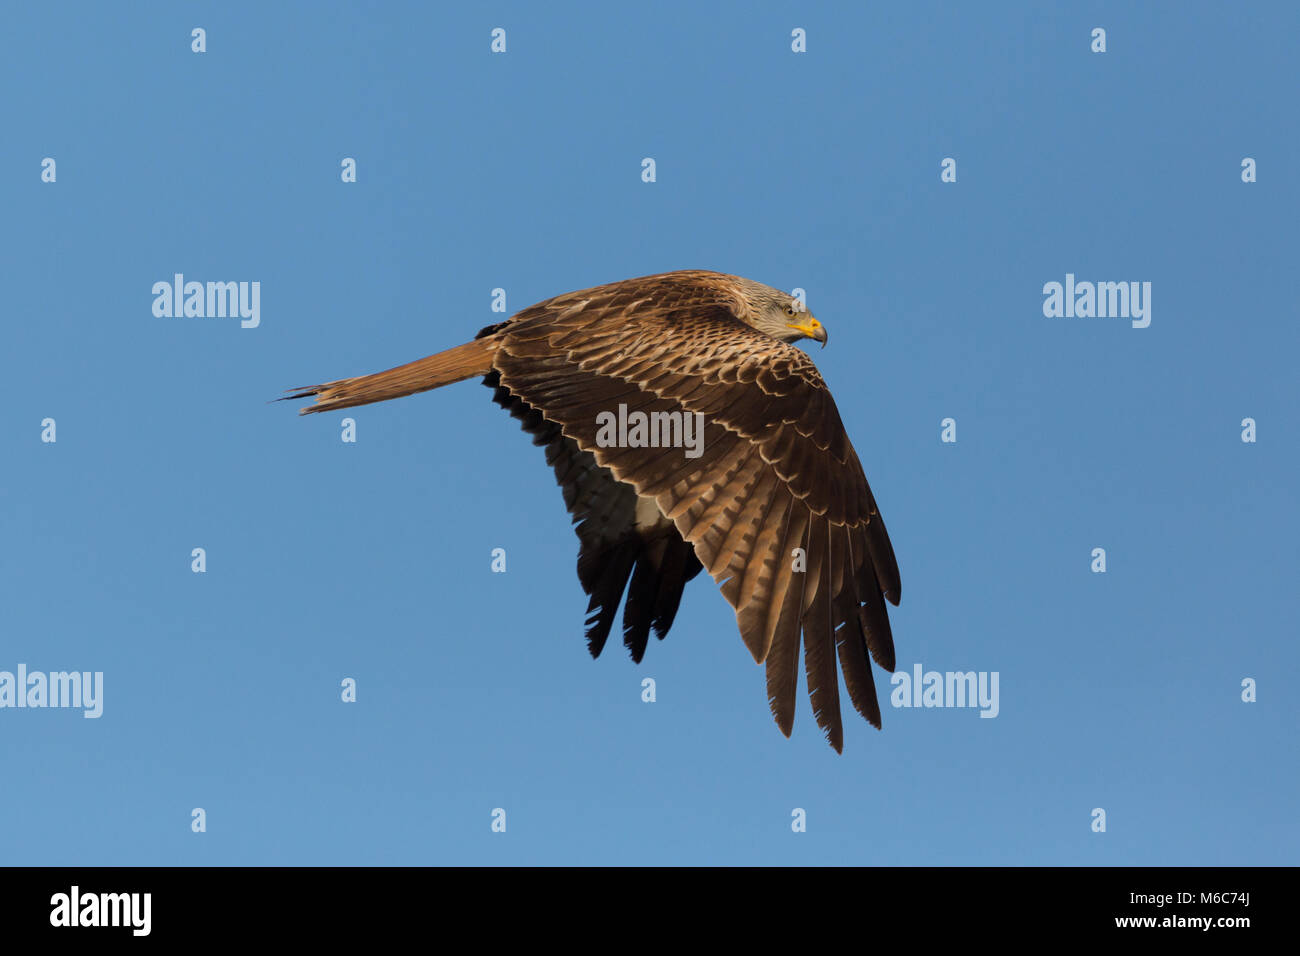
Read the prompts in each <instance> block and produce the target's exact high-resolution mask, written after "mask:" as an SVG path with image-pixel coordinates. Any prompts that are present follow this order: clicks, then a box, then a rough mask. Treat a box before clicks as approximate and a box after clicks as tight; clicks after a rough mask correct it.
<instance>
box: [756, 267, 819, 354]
mask: <svg viewBox="0 0 1300 956" xmlns="http://www.w3.org/2000/svg"><path fill="white" fill-rule="evenodd" d="M744 289H745V297H746V299H748V302H749V307H750V314H749V315H748V316H747V317H746V321H747V322H748V323H749V324H750V325H752V326H753V327H754V328H756V329H758V330H759V331H760V332H766V333H767V334H768V335H770V336H772V338H774V339H780V340H781V341H782V342H798V341H799V340H800V339H813V340H815V341H817V342H820V343H821V344H822V348H825V347H826V340H827V338H828V336H827V335H826V326H824V325H822V324H821V323H820V322H818V321H817V320H816V319H815V318H813V314H812V313H811V312H809V311H808V307H807V306H805V305H804V304H803V302H802V301H801V300H799V299H797V298H795V297H794V296H792V295H790V293H788V292H782V291H781V290H780V289H773V288H772V287H771V286H767V285H763V284H762V283H759V282H753V281H752V280H749V279H746V280H744Z"/></svg>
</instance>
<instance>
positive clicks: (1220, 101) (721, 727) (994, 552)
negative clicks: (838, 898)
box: [0, 2, 1300, 864]
mask: <svg viewBox="0 0 1300 956" xmlns="http://www.w3.org/2000/svg"><path fill="white" fill-rule="evenodd" d="M464 6H466V7H470V8H471V9H464V10H461V9H455V8H453V7H452V6H451V5H449V4H409V5H398V4H389V5H380V4H368V5H365V9H364V10H363V9H361V8H360V6H358V8H356V9H353V8H351V7H345V6H342V5H331V4H307V3H298V4H290V3H266V4H252V3H239V4H225V3H208V2H205V3H193V4H174V3H154V4H144V3H139V4H137V3H131V4H98V3H93V4H92V3H84V4H53V5H51V4H27V5H16V4H10V5H8V6H7V7H6V8H5V11H4V13H3V15H0V77H2V79H3V89H4V90H5V91H6V95H5V96H4V97H3V100H4V105H3V111H2V113H0V116H2V117H3V119H2V120H0V123H2V128H3V132H4V147H3V149H2V150H0V202H2V204H3V206H2V207H3V210H4V214H3V219H4V226H3V229H0V243H2V244H3V247H2V248H0V253H2V254H3V260H4V263H5V266H4V275H5V281H4V292H5V312H6V319H5V321H4V322H3V323H0V356H3V373H4V374H3V375H0V399H2V400H3V407H4V409H5V415H4V424H3V433H2V438H3V448H4V458H3V463H4V467H3V469H0V542H2V543H0V603H2V606H3V617H2V621H0V670H10V671H12V670H14V669H15V668H16V667H17V665H18V664H20V663H21V664H25V665H26V666H27V667H28V669H29V670H43V671H53V670H74V669H75V670H87V671H102V672H103V673H104V705H103V706H104V712H103V716H102V717H101V718H99V719H97V720H88V719H83V718H82V716H81V714H80V713H79V712H77V711H72V710H53V709H44V710H32V709H23V710H16V709H5V710H0V768H2V769H0V779H2V780H3V783H2V784H0V819H3V820H4V821H5V825H4V826H3V828H0V862H4V863H26V864H34V863H35V864H40V863H49V864H80V863H84V864H146V863H162V864H234V863H267V864H298V863H301V864H336V863H345V864H352V863H356V864H361V863H381V864H386V863H401V864H424V863H433V864H438V863H461V864H464V863H488V864H511V863H524V864H540V863H615V864H621V863H628V864H635V863H651V864H665V863H679V862H680V863H729V864H749V863H777V864H785V863H790V864H808V863H836V864H848V863H863V864H876V863H880V864H949V863H951V864H975V863H991V864H1021V863H1027V864H1075V863H1081V864H1109V863H1117V864H1194V863H1207V864H1266V863H1271V864H1286V863H1290V864H1294V863H1295V862H1297V849H1298V848H1300V839H1298V836H1297V824H1296V821H1295V808H1296V805H1297V796H1298V794H1297V789H1298V787H1297V782H1298V775H1300V769H1298V767H1300V759H1297V757H1298V754H1297V745H1296V727H1297V706H1296V696H1295V689H1296V686H1297V681H1298V680H1300V667H1298V665H1300V651H1298V650H1297V626H1296V617H1297V614H1296V590H1297V587H1296V581H1297V578H1298V577H1300V562H1298V560H1297V545H1296V541H1297V531H1298V527H1297V526H1298V522H1297V506H1296V500H1295V495H1296V489H1295V483H1296V475H1297V472H1298V471H1300V454H1298V453H1297V448H1298V447H1300V445H1298V443H1297V433H1296V432H1297V410H1298V408H1300V403H1297V389H1296V382H1297V376H1296V358H1297V355H1298V354H1300V332H1298V331H1297V329H1298V328H1300V326H1298V324H1297V318H1300V317H1298V316H1297V310H1296V296H1295V292H1294V284H1295V263H1296V251H1297V249H1296V241H1295V235H1296V226H1297V222H1298V221H1300V216H1298V215H1297V212H1298V210H1300V203H1298V202H1297V198H1298V196H1297V191H1298V186H1297V182H1298V181H1297V178H1296V176H1295V172H1294V170H1295V165H1296V157H1297V152H1298V151H1300V135H1298V134H1297V124H1296V114H1295V90H1296V68H1295V58H1294V50H1293V49H1292V47H1293V45H1294V38H1295V37H1296V36H1297V34H1300V13H1298V12H1297V7H1296V6H1295V5H1294V4H1291V3H1267V4H1245V5H1239V6H1235V7H1232V8H1231V9H1228V8H1225V7H1224V6H1223V5H1221V4H1208V3H1206V4H1192V3H1186V4H1184V3H1177V4H1175V3H1161V4H1155V3H1143V4H1129V3H1115V4H1072V5H1070V7H1071V9H1069V10H1068V11H1064V12H1063V11H1059V10H1049V9H1047V8H1046V6H1045V5H1042V4H1031V3H1026V4H1021V5H1016V6H1010V7H1005V8H1000V9H997V10H994V9H991V8H988V7H986V6H985V5H982V4H981V5H974V4H969V5H967V4H951V5H928V4H920V3H905V4H888V5H881V4H847V3H845V4H817V5H798V4H772V3H726V4H698V3H663V4H652V5H648V6H647V5H645V4H637V5H628V6H627V7H626V9H619V10H614V9H608V8H607V6H612V5H604V4H600V5H597V4H591V5H588V6H583V7H578V6H573V5H568V4H549V3H548V4H543V5H538V4H535V3H511V4H505V3H503V4H494V5H491V6H486V7H484V6H480V5H464ZM194 27H203V28H204V29H205V30H206V31H207V52H206V53H203V54H201V55H200V54H195V53H193V52H191V49H190V45H191V38H190V31H191V30H192V29H193V28H194ZM494 27H503V28H505V29H506V31H507V52H506V53H505V54H504V55H493V54H492V53H491V52H490V51H489V43H490V36H489V34H490V31H491V29H492V28H494ZM795 27H801V28H803V29H805V30H806V31H807V37H808V39H807V45H808V51H807V53H804V54H796V53H793V52H791V49H790V43H791V39H790V33H791V30H792V29H793V28H795ZM1094 27H1104V28H1105V29H1106V31H1107V48H1108V49H1107V52H1106V53H1104V54H1095V53H1092V52H1091V51H1090V42H1091V41H1090V32H1091V30H1092V29H1093V28H1094ZM46 157H50V158H53V159H54V160H55V161H56V163H57V166H56V172H57V180H56V182H54V183H43V182H42V181H41V161H42V160H43V159H44V158H46ZM344 157H354V158H355V159H356V161H357V164H358V167H357V168H358V182H356V183H355V184H344V183H342V182H341V181H340V162H341V160H342V159H343V158H344ZM644 157H653V158H654V159H655V160H656V163H657V177H658V181H657V182H655V183H653V184H646V183H643V182H642V181H641V175H640V174H641V160H642V159H643V158H644ZM945 157H952V158H954V159H955V160H956V161H957V182H955V183H942V182H941V181H940V171H941V170H940V164H941V161H942V160H943V159H944V158H945ZM1243 157H1252V158H1254V159H1255V160H1256V162H1257V164H1258V166H1257V168H1258V182H1255V183H1252V184H1246V183H1243V182H1242V181H1241V161H1242V159H1243ZM676 268H708V269H717V270H721V271H727V272H735V273H739V274H742V275H746V276H749V277H751V278H754V279H758V280H760V281H763V282H767V283H769V284H771V285H774V286H778V287H780V288H783V289H792V288H794V287H796V286H797V287H802V288H804V289H806V290H807V295H808V303H809V305H810V307H811V308H812V310H813V312H814V313H815V314H816V315H817V316H818V318H819V319H821V320H822V321H824V322H825V324H826V325H827V327H828V328H829V330H830V335H831V342H830V346H829V348H827V349H825V350H824V351H821V350H818V351H816V352H815V359H816V361H817V363H818V365H819V367H820V368H821V370H822V372H823V374H824V376H825V378H826V379H827V381H828V382H829V384H830V386H831V388H832V390H833V392H834V394H835V397H836V400H837V402H838V405H839V409H840V412H841V415H842V417H843V419H844V422H845V425H846V426H847V428H848V430H849V433H850V435H851V437H852V439H853V441H854V444H855V446H856V447H857V449H858V452H859V454H860V456H861V458H862V460H863V463H864V466H865V468H866V471H867V474H868V477H869V479H870V481H871V484H872V488H873V490H874V491H875V494H876V497H877V499H878V500H879V502H880V505H881V508H882V509H883V513H884V515H885V518H886V520H887V521H888V525H889V529H890V531H891V535H892V537H893V541H894V546H895V549H896V551H897V555H898V561H899V565H900V567H901V570H902V577H903V582H904V588H903V603H902V606H901V607H900V608H898V609H897V610H894V611H893V613H892V620H893V627H894V634H895V638H896V642H897V647H898V661H899V667H900V669H904V670H908V671H910V670H911V668H912V667H913V666H914V665H915V664H918V663H919V664H921V665H923V666H924V668H925V669H927V670H930V669H934V670H939V671H948V670H962V671H965V670H975V671H988V672H993V671H996V672H998V674H999V675H1000V685H999V686H1000V712H999V714H998V716H997V717H996V718H995V719H980V718H979V716H978V714H977V712H976V711H975V710H970V709H965V710H963V709H920V710H910V709H895V708H893V707H890V706H889V705H888V692H889V689H890V688H889V685H888V683H887V681H886V679H885V677H884V675H882V674H881V673H880V672H879V671H877V681H878V685H879V686H880V687H881V692H880V696H881V701H882V705H883V706H884V711H885V713H884V730H883V732H877V731H875V730H873V729H871V728H870V727H869V726H867V725H866V723H865V722H862V721H860V720H859V719H858V718H857V717H856V716H853V717H852V719H851V720H848V721H847V723H846V730H845V752H844V754H843V755H842V756H837V755H836V754H835V753H834V752H833V751H832V750H831V748H830V747H828V746H827V745H826V744H825V742H824V741H823V740H822V738H821V735H820V733H819V732H818V731H817V729H816V726H815V725H814V723H813V721H812V719H811V714H810V712H809V708H808V703H807V699H806V697H805V696H803V687H802V686H801V687H800V695H801V697H800V702H799V709H798V713H797V717H796V724H795V732H794V736H793V739H792V740H789V741H787V740H786V739H784V738H783V737H782V736H781V735H780V733H779V731H778V730H777V728H776V726H775V724H774V723H773V721H772V719H771V717H770V716H769V713H768V709H767V705H766V700H765V697H766V695H765V688H764V682H763V673H762V669H761V668H759V667H756V666H755V665H754V664H753V662H752V660H751V658H750V656H749V654H748V652H747V651H746V650H745V648H744V646H743V644H742V642H741V640H740V637H739V635H738V633H737V631H736V626H735V622H734V616H733V614H732V612H731V610H730V608H729V607H728V606H727V604H726V602H725V601H724V600H723V598H722V597H721V595H720V594H719V593H718V591H717V588H716V587H715V586H714V585H713V584H712V583H711V582H710V581H708V580H707V578H705V577H701V578H698V579H697V580H696V581H695V582H693V583H692V584H691V585H690V587H689V588H688V589H687V593H686V598H685V601H684V603H683V607H682V610H681V613H680V614H679V616H678V619H677V622H676V624H675V626H674V628H673V631H672V633H671V634H670V635H669V637H668V639H667V640H666V641H664V642H662V643H661V642H652V643H653V646H651V647H650V649H649V652H648V653H647V655H646V660H645V661H644V663H643V664H642V665H641V666H640V667H638V666H636V665H634V664H633V663H632V662H631V661H630V660H629V659H628V658H627V655H626V653H625V651H624V650H623V648H622V647H621V646H620V645H619V644H618V643H617V641H616V640H614V641H611V644H610V646H609V648H608V649H607V651H606V653H605V654H604V655H603V656H602V657H601V659H600V660H598V661H594V662H593V661H592V660H591V659H590V658H589V656H588V655H587V651H586V648H585V644H584V642H583V639H582V621H583V616H584V610H585V607H586V600H585V598H584V596H583V595H582V593H581V590H580V588H579V585H578V582H577V579H576V576H575V574H574V562H575V558H576V554H577V539H576V538H575V537H574V535H573V534H572V532H571V531H570V530H569V519H568V516H567V515H566V513H565V510H564V507H563V504H562V501H561V497H560V493H559V491H558V490H557V489H556V488H555V487H554V483H553V479H552V476H551V473H550V471H549V469H548V468H547V467H546V466H545V464H544V462H543V459H542V454H541V452H540V451H539V450H538V449H536V448H534V447H532V445H531V444H530V443H529V441H528V440H527V439H526V437H525V436H524V435H523V434H522V433H521V432H520V431H519V429H518V427H517V425H516V424H515V423H514V422H513V421H512V420H510V419H509V418H508V417H507V416H506V415H505V414H504V413H503V412H502V411H500V410H499V409H498V408H497V407H496V406H494V405H493V404H492V403H491V401H490V396H489V393H488V392H487V390H485V389H484V388H482V387H481V386H480V385H478V384H477V383H474V382H467V383H462V384H460V385H457V386H454V387H451V388H448V389H445V390H442V391H439V392H436V393H432V394H427V395H421V396H416V397H413V398H408V399H405V400H402V401H400V402H396V403H390V404H385V405H378V406H372V407H367V408H362V409H359V410H355V411H353V412H349V413H347V414H349V415H352V416H353V417H355V419H356V421H357V429H358V440H357V442H356V443H355V444H344V443H343V442H342V441H340V426H339V419H341V418H342V417H343V416H342V415H328V416H312V417H310V418H299V417H298V416H297V415H296V414H295V409H296V407H297V406H296V405H287V404H267V400H268V399H271V398H274V397H276V396H277V395H279V394H280V393H281V390H283V389H285V388H288V387H290V386H295V385H303V384H310V383H312V382H319V381H323V380H327V379H331V378H338V377H343V376H347V375H352V374H358V373H362V372H368V371H375V370H378V369H381V368H387V367H389V366H391V365H395V364H398V363H401V362H405V361H408V360H411V359H414V358H417V357H419V356H422V355H425V354H428V353H430V352H434V351H437V350H440V349H443V348H446V347H449V346H452V345H457V344H459V343H461V342H463V341H465V340H467V339H468V338H470V337H471V336H472V335H473V334H474V333H475V332H476V331H477V330H478V329H479V328H480V327H482V326H483V325H486V324H488V323H490V322H492V321H495V320H498V319H499V318H500V316H499V315H496V314H494V313H492V312H491V311H490V305H491V295H490V294H491V290H492V289H493V288H496V287H502V288H504V289H506V292H507V297H508V304H509V308H510V310H511V311H515V310H517V309H520V308H522V307H524V306H526V305H528V304H529V303H531V302H534V301H537V300H539V299H543V298H546V297H548V296H551V295H554V294H557V293H560V292H564V291H568V290H571V289H577V288H582V287H585V286H590V285H595V284H599V283H602V282H608V281H612V280H615V279H620V278H626V277H629V276H635V275H643V274H647V273H653V272H660V271H665V270H669V269H676ZM175 273H183V274H185V275H186V276H187V278H190V279H197V280H200V281H207V280H213V281H216V280H221V281H225V280H236V281H257V282H260V284H261V285H260V289H261V316H260V318H261V324H260V326H259V327H258V328H256V329H243V328H241V327H240V325H239V322H238V320H232V319H175V318H157V317H155V316H154V314H153V311H152V303H153V295H152V294H151V288H152V286H153V284H154V283H155V282H158V281H161V280H170V279H171V278H172V276H173V275H174V274H175ZM1067 273H1072V274H1074V275H1075V276H1076V277H1077V278H1078V279H1079V280H1080V281H1082V280H1092V281H1145V282H1150V283H1151V284H1152V303H1151V304H1152V316H1151V317H1152V321H1151V324H1150V327H1149V328H1145V329H1135V328H1132V327H1131V325H1130V323H1129V322H1128V321H1126V320H1123V319H1113V318H1106V319H1102V318H1071V319H1065V318H1047V317H1045V316H1044V314H1043V299H1044V296H1043V292H1042V289H1043V286H1044V284H1045V283H1048V282H1052V281H1058V282H1064V280H1065V276H1066V274H1067ZM948 417H951V418H953V419H955V420H956V422H957V438H958V440H957V442H956V443H955V444H945V443H942V442H941V441H940V421H941V420H942V419H944V418H948ZM1247 417H1250V418H1253V419H1255V421H1256V422H1257V429H1258V441H1257V442H1256V443H1254V444H1247V443H1243V442H1242V440H1241V431H1242V428H1241V421H1242V419H1243V418H1247ZM46 418H53V419H54V420H55V421H56V423H57V425H56V427H57V442H56V443H54V444H48V443H43V442H42V441H41V422H42V420H43V419H46ZM196 547H201V548H204V549H206V554H207V571H206V573H203V574H195V573H192V572H191V569H190V567H191V557H190V555H191V550H192V549H193V548H196ZM497 547H501V548H505V549H506V551H507V560H508V564H507V567H508V571H507V572H506V573H505V574H493V573H491V571H490V553H491V550H492V549H493V548H497ZM1097 547H1102V548H1105V549H1106V554H1107V571H1106V573H1105V574H1094V573H1092V572H1091V571H1090V564H1091V561H1092V558H1091V554H1092V550H1093V549H1094V548H1097ZM647 676H648V677H653V678H654V679H655V681H656V682H657V698H658V699H657V701H656V702H655V703H653V704H646V703H643V702H642V701H641V683H640V682H641V680H642V678H643V677H647ZM345 677H352V678H354V679H355V680H356V681H357V683H358V701H357V702H356V703H355V704H344V703H342V702H341V701H340V686H339V685H340V681H341V680H343V679H344V678H345ZM1244 678H1253V679H1255V680H1256V681H1257V682H1258V701H1257V702H1256V703H1249V704H1248V703H1243V702H1242V700H1241V693H1242V690H1241V682H1242V680H1243V679H1244ZM801 685H802V680H801ZM195 807H202V808H203V809H204V810H205V811H206V813H207V832H206V833H203V834H195V833H192V832H191V829H190V819H191V817H190V813H191V810H192V809H193V808H195ZM497 807H501V808H504V809H505V810H506V812H507V831H506V833H505V834H504V835H502V834H494V833H492V832H491V830H490V823H491V818H490V815H491V812H492V810H493V809H494V808H497ZM796 807H798V808H803V809H804V810H806V812H807V821H808V822H807V832H806V833H802V834H796V833H793V832H792V831H791V811H792V810H793V809H794V808H796ZM1096 807H1101V808H1104V809H1105V810H1106V813H1107V830H1106V832H1105V833H1104V834H1099V833H1094V832H1092V830H1091V828H1090V824H1091V821H1092V817H1091V816H1090V814H1091V811H1092V810H1093V808H1096Z"/></svg>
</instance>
